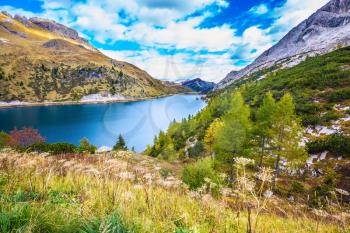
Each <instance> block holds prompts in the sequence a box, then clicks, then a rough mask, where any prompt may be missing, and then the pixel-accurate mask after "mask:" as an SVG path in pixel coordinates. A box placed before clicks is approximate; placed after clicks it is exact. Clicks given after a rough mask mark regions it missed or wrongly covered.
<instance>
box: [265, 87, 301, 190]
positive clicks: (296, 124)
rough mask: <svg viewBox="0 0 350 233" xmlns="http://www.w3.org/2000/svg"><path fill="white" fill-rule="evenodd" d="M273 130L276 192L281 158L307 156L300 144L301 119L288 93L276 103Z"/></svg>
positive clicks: (289, 159) (296, 158) (295, 158)
mask: <svg viewBox="0 0 350 233" xmlns="http://www.w3.org/2000/svg"><path fill="white" fill-rule="evenodd" d="M271 132H272V140H271V143H272V147H273V151H274V152H275V154H276V163H275V171H274V178H273V186H274V192H276V191H277V179H278V175H279V170H280V161H281V158H285V159H288V161H293V160H301V159H303V158H305V157H304V156H305V150H304V147H302V146H301V145H300V142H301V140H302V135H303V133H302V127H301V124H300V119H299V118H298V117H297V115H296V112H295V106H294V103H293V98H292V96H291V95H290V94H288V93H287V94H285V95H284V96H283V97H282V99H281V100H280V101H279V102H278V103H277V104H276V109H275V112H274V115H273V125H272V131H271Z"/></svg>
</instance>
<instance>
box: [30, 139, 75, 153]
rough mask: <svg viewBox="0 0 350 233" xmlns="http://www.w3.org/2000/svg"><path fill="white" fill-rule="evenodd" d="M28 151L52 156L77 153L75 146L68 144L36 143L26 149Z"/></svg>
mask: <svg viewBox="0 0 350 233" xmlns="http://www.w3.org/2000/svg"><path fill="white" fill-rule="evenodd" d="M28 151H35V152H39V153H42V152H49V153H51V154H53V155H59V154H71V153H76V152H77V151H78V148H77V146H75V145H73V144H70V143H62V142H59V143H51V144H49V143H36V144H33V145H31V146H30V147H28Z"/></svg>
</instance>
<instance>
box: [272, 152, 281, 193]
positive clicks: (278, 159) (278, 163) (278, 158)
mask: <svg viewBox="0 0 350 233" xmlns="http://www.w3.org/2000/svg"><path fill="white" fill-rule="evenodd" d="M280 159H281V157H280V156H279V155H278V156H277V160H276V165H275V174H274V176H273V192H274V193H276V191H277V178H278V173H279V169H280Z"/></svg>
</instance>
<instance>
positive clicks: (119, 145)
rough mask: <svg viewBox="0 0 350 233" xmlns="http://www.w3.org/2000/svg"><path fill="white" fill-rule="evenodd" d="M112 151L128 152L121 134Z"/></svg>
mask: <svg viewBox="0 0 350 233" xmlns="http://www.w3.org/2000/svg"><path fill="white" fill-rule="evenodd" d="M113 150H116V151H119V150H128V147H127V146H126V143H125V140H124V138H123V136H122V135H121V134H119V137H118V141H117V143H116V144H115V145H114V147H113Z"/></svg>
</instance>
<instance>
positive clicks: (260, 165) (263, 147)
mask: <svg viewBox="0 0 350 233" xmlns="http://www.w3.org/2000/svg"><path fill="white" fill-rule="evenodd" d="M264 153H265V138H264V139H263V141H262V145H261V154H260V162H259V172H260V171H261V168H262V163H263V158H264Z"/></svg>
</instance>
